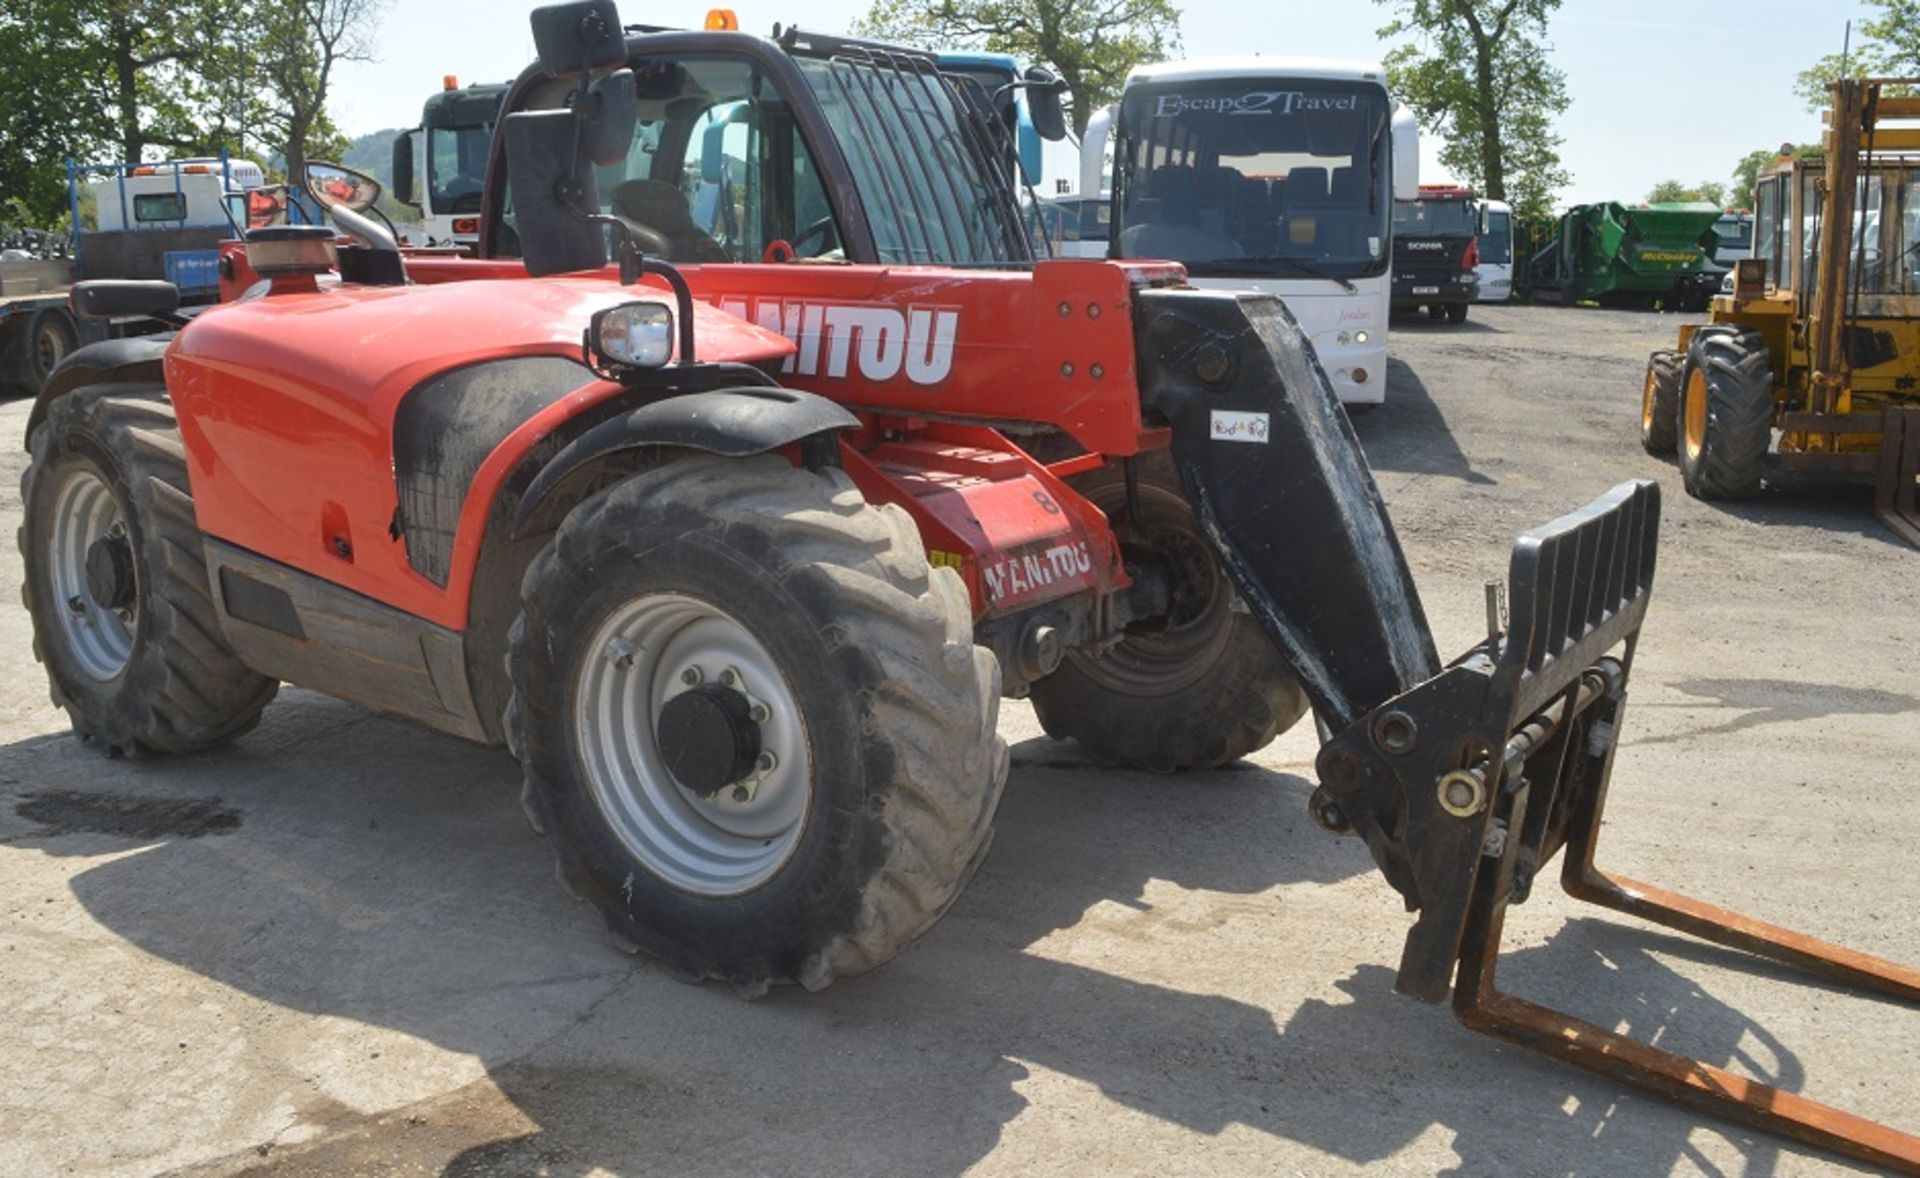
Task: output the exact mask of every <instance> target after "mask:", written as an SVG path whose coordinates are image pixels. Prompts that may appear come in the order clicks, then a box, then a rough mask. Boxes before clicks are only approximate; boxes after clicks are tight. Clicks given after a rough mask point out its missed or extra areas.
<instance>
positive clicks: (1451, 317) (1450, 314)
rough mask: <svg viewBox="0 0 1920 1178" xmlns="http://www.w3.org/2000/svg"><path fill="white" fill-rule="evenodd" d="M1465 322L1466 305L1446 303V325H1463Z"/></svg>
mask: <svg viewBox="0 0 1920 1178" xmlns="http://www.w3.org/2000/svg"><path fill="white" fill-rule="evenodd" d="M1466 321H1467V305H1466V304H1465V303H1448V304H1447V322H1448V323H1465V322H1466Z"/></svg>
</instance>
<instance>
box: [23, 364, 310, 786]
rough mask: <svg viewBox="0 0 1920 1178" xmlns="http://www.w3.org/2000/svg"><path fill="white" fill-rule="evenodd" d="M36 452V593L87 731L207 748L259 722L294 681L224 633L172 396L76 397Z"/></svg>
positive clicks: (85, 392)
mask: <svg viewBox="0 0 1920 1178" xmlns="http://www.w3.org/2000/svg"><path fill="white" fill-rule="evenodd" d="M30 448H31V450H32V452H33V460H32V462H31V463H30V464H29V465H28V467H27V470H26V473H25V475H23V476H22V478H21V482H20V494H21V498H22V499H23V500H24V501H25V519H24V521H23V522H22V524H21V527H20V533H19V540H20V554H21V556H22V557H23V558H24V559H25V563H26V574H27V575H26V584H25V586H24V588H23V589H22V596H23V597H24V599H25V601H26V605H27V612H28V613H29V614H31V615H32V617H33V630H34V638H33V654H34V657H35V658H36V659H38V660H40V661H41V662H42V663H44V664H46V668H47V677H48V679H49V680H50V681H51V687H52V696H53V702H54V703H55V704H56V705H57V706H59V707H63V708H65V709H66V711H67V715H68V717H69V718H70V719H71V720H72V722H73V731H74V734H75V735H76V736H78V737H79V738H80V740H81V742H82V743H85V744H90V745H93V746H95V747H97V748H99V749H100V750H101V751H103V752H105V753H107V754H108V755H109V756H116V757H117V756H126V755H139V754H152V753H188V752H198V751H200V750H202V749H209V748H214V747H217V746H219V745H222V744H225V743H227V742H228V741H230V740H232V739H234V738H235V737H237V736H239V735H240V734H241V733H243V732H245V731H247V730H248V729H250V728H252V727H253V726H254V725H255V724H256V723H258V722H259V719H260V713H261V711H262V710H264V709H265V708H266V706H267V703H268V702H269V701H271V700H272V699H273V696H274V693H275V692H276V691H277V690H278V689H279V686H280V685H279V684H278V683H277V682H276V681H274V680H272V679H267V678H263V677H261V676H260V675H256V674H254V673H253V672H252V671H250V670H249V669H247V667H246V666H245V665H244V664H243V663H241V661H240V659H239V657H238V656H237V655H235V654H234V653H233V650H232V648H230V647H229V646H228V645H227V642H226V638H225V636H224V635H223V634H222V633H221V630H220V622H219V619H218V617H217V616H216V614H215V612H214V606H213V595H212V591H211V588H210V585H209V582H208V578H207V564H206V558H205V555H204V553H203V551H202V543H201V535H200V530H199V527H198V525H197V524H196V523H195V522H194V514H193V499H192V497H191V495H190V493H189V490H188V484H187V471H186V455H185V452H184V450H183V449H182V448H181V445H180V434H179V430H178V428H177V427H176V425H175V422H174V415H173V406H172V405H170V404H168V403H167V401H166V400H165V390H164V389H163V388H162V387H160V386H158V385H103V386H95V387H93V388H87V389H80V390H77V391H75V392H73V393H71V394H69V395H67V396H65V397H62V398H61V399H60V400H58V401H56V402H54V404H53V406H52V408H51V409H49V410H48V412H47V419H46V421H45V422H43V423H42V424H41V425H40V427H39V428H37V429H35V430H34V432H33V440H32V444H31V447H30ZM103 593H104V594H105V595H106V599H105V600H103V599H102V594H103Z"/></svg>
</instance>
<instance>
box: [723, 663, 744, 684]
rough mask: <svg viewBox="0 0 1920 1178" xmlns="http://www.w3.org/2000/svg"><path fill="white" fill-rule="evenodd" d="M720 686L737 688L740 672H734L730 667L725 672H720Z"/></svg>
mask: <svg viewBox="0 0 1920 1178" xmlns="http://www.w3.org/2000/svg"><path fill="white" fill-rule="evenodd" d="M720 686H722V687H735V688H737V687H739V686H740V672H738V671H736V670H734V669H733V668H732V667H728V668H727V669H726V670H724V671H722V672H720Z"/></svg>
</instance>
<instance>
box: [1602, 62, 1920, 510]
mask: <svg viewBox="0 0 1920 1178" xmlns="http://www.w3.org/2000/svg"><path fill="white" fill-rule="evenodd" d="M1916 88H1920V79H1876V78H1869V79H1842V80H1840V81H1836V82H1834V83H1833V84H1832V85H1831V86H1830V87H1829V90H1830V93H1831V95H1832V102H1831V105H1830V106H1829V108H1828V110H1827V111H1826V112H1824V114H1823V116H1822V118H1823V121H1824V122H1825V124H1826V130H1825V132H1824V134H1823V136H1822V140H1821V146H1822V148H1823V153H1822V158H1820V159H1815V160H1792V159H1789V158H1785V157H1783V158H1782V159H1781V160H1780V161H1779V163H1778V164H1776V165H1775V166H1774V167H1773V168H1772V169H1770V170H1768V171H1766V172H1763V173H1762V175H1761V176H1760V179H1759V181H1758V183H1757V184H1756V185H1755V186H1754V249H1753V256H1752V257H1751V258H1746V259H1742V260H1740V261H1739V262H1736V263H1735V269H1734V288H1733V293H1732V294H1730V295H1728V294H1722V295H1720V296H1718V297H1716V298H1715V299H1714V300H1713V305H1712V308H1711V311H1710V313H1709V315H1708V322H1707V323H1706V324H1705V325H1703V326H1699V327H1695V326H1692V325H1689V326H1686V327H1682V328H1681V329H1680V338H1679V342H1678V345H1677V346H1676V347H1675V348H1674V349H1673V350H1671V351H1668V350H1662V351H1657V352H1654V353H1653V355H1652V356H1650V357H1649V358H1648V360H1647V374H1646V381H1645V384H1644V385H1643V387H1642V393H1641V403H1640V440H1641V444H1642V445H1644V446H1645V447H1646V449H1647V452H1648V453H1650V454H1655V455H1662V456H1664V455H1668V454H1672V453H1674V452H1675V450H1676V449H1677V450H1678V451H1679V459H1680V472H1681V475H1682V477H1683V479H1684V481H1685V483H1686V488H1687V492H1688V493H1689V494H1691V495H1693V496H1694V497H1696V498H1699V499H1739V498H1744V497H1746V496H1749V495H1752V494H1754V493H1755V492H1757V491H1758V490H1759V489H1760V482H1761V478H1762V475H1763V474H1764V472H1765V471H1766V469H1767V465H1768V461H1767V460H1768V455H1769V452H1772V453H1774V454H1776V455H1777V463H1778V468H1779V469H1781V470H1786V471H1809V472H1816V473H1821V474H1830V475H1840V476H1865V477H1871V478H1873V479H1874V480H1875V494H1874V507H1875V510H1876V512H1877V513H1878V514H1879V516H1880V518H1881V519H1882V520H1884V521H1885V522H1886V523H1887V525H1888V526H1889V527H1891V528H1892V529H1893V530H1894V531H1896V532H1898V533H1899V534H1900V535H1901V536H1903V537H1905V538H1906V540H1907V541H1908V542H1910V543H1912V544H1915V545H1920V510H1917V509H1916V502H1915V499H1916V488H1917V487H1920V97H1908V96H1907V95H1910V94H1916V93H1920V89H1916ZM1776 432H1777V440H1776V437H1775V435H1776Z"/></svg>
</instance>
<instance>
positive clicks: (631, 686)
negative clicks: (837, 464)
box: [506, 457, 1008, 997]
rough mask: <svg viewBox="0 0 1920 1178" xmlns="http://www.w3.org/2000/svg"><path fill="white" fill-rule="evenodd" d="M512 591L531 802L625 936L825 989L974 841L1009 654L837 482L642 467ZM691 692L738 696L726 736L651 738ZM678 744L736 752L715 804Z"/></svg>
mask: <svg viewBox="0 0 1920 1178" xmlns="http://www.w3.org/2000/svg"><path fill="white" fill-rule="evenodd" d="M522 598H523V605H524V608H523V612H522V613H521V615H520V617H519V619H518V620H517V621H516V622H515V623H514V626H513V630H512V634H511V638H510V653H509V655H508V669H509V674H510V676H511V679H512V685H513V694H512V697H511V700H510V702H509V704H508V707H507V715H506V728H507V733H508V741H509V743H510V744H511V745H512V747H513V750H514V753H515V755H516V756H518V757H519V758H520V761H521V764H522V766H523V768H524V770H525V773H526V790H525V794H524V800H525V803H526V805H527V808H528V810H529V816H530V818H531V819H532V820H533V824H534V828H535V829H536V830H539V831H542V832H543V833H545V834H547V835H548V837H549V838H550V839H551V840H552V842H553V845H554V849H555V852H556V854H557V855H558V858H559V862H560V873H561V878H562V879H563V880H564V881H565V882H566V883H567V884H568V886H569V887H570V888H572V889H573V891H574V893H575V894H576V895H577V896H579V897H580V898H582V899H585V900H587V901H589V902H591V903H592V904H593V905H594V906H595V907H596V908H598V909H599V910H600V913H601V915H602V916H603V917H604V918H605V920H606V923H607V927H608V930H609V932H610V933H611V934H612V937H613V940H614V941H615V943H616V944H619V945H621V946H623V947H631V948H637V949H641V950H644V951H645V952H647V953H648V954H650V955H652V956H654V957H657V958H659V959H661V960H662V961H663V962H664V963H665V964H666V965H667V967H668V969H669V970H670V971H671V972H673V973H674V974H676V975H677V976H680V977H684V978H688V979H696V980H697V979H700V978H718V979H722V980H725V981H728V982H730V983H732V984H733V986H734V987H735V988H736V989H737V990H738V991H739V992H740V993H742V994H743V995H746V996H750V997H751V996H757V995H759V994H760V993H762V992H764V991H765V990H766V988H767V987H768V986H769V985H772V984H777V983H785V982H798V983H800V984H801V985H804V986H806V987H807V988H808V989H810V990H817V989H820V988H822V987H824V986H826V985H828V984H829V983H831V982H832V981H833V980H834V979H835V978H837V977H842V976H846V975H850V974H857V973H862V972H864V971H866V970H869V969H872V968H873V967H875V966H877V965H879V964H881V963H882V962H884V961H886V960H888V959H889V958H891V957H893V956H894V955H895V954H896V953H898V952H900V950H902V949H903V948H905V947H906V946H907V944H908V943H909V942H911V941H912V940H913V939H914V938H915V937H917V936H919V935H920V934H921V933H923V932H925V931H926V930H927V929H928V928H929V927H931V926H932V924H933V923H934V921H935V920H937V919H938V918H939V917H940V915H941V914H942V913H943V912H944V911H946V909H947V907H948V905H950V904H951V903H952V902H953V900H954V899H955V897H957V896H958V895H959V894H960V891H961V889H962V888H963V887H964V886H965V885H966V882H967V880H968V879H969V878H971V876H972V875H973V872H974V869H975V868H976V867H977V866H978V865H979V863H980V861H981V859H982V858H983V857H984V856H985V854H986V849H987V846H988V843H989V841H990V837H991V833H992V822H993V814H994V810H995V808H996V806H997V805H998V803H999V799H1000V792H1001V788H1002V786H1003V785H1004V784H1005V782H1006V776H1007V766H1008V757H1007V748H1006V744H1005V743H1004V742H1003V741H1002V740H1001V739H1000V737H999V735H998V733H997V732H996V730H995V724H996V721H997V718H998V713H999V697H1000V674H999V665H998V664H997V663H996V662H995V661H994V658H993V655H992V654H991V653H990V652H988V651H986V650H984V649H982V648H980V647H977V646H975V645H974V643H973V612H972V605H971V602H970V600H969V598H968V595H967V590H966V588H965V586H964V585H963V584H962V583H961V581H960V579H959V577H958V576H957V575H956V574H955V573H953V572H952V571H951V570H948V569H935V568H930V567H929V566H928V564H927V560H926V554H925V550H924V548H923V547H922V544H921V540H920V537H919V535H918V533H917V531H916V530H915V528H914V526H913V523H912V521H911V519H910V518H909V517H908V516H907V515H906V513H905V512H903V511H902V510H901V509H900V508H898V507H892V506H887V507H875V506H873V505H870V504H868V503H867V502H866V501H865V500H863V499H862V498H861V497H860V493H859V492H858V491H857V490H855V489H854V487H853V485H852V483H851V482H850V481H849V480H848V479H847V478H846V476H845V475H844V474H842V473H841V472H839V471H825V472H821V473H817V474H815V473H808V472H806V471H802V470H798V469H795V468H794V467H793V466H791V465H789V464H788V463H787V462H785V461H783V460H781V459H779V458H774V457H762V458H749V459H744V460H742V459H721V458H708V457H699V458H689V459H685V460H682V461H679V462H674V463H670V464H668V465H666V466H664V467H661V468H659V469H657V470H654V471H649V472H647V473H645V474H642V475H639V476H637V477H635V478H632V479H630V480H628V481H626V482H623V483H621V484H619V485H617V486H615V487H613V488H611V489H609V490H607V491H604V492H602V493H601V494H599V495H596V496H595V497H594V498H592V499H590V500H588V501H587V502H585V503H583V504H581V505H580V506H579V507H577V508H575V509H574V510H573V511H572V512H571V513H570V514H569V515H568V516H567V518H566V520H565V521H564V522H563V523H562V524H561V526H560V529H559V531H558V533H557V534H556V535H555V536H554V538H553V541H552V542H551V543H549V544H548V545H547V547H546V548H545V549H543V550H542V551H541V553H540V554H539V555H538V556H537V557H535V558H534V560H533V562H532V564H531V565H530V566H529V567H528V570H527V574H526V578H525V580H524V582H523V585H522ZM621 660H625V661H624V662H622V661H621ZM696 692H705V693H707V694H706V695H705V696H704V697H703V698H704V699H705V700H707V701H710V702H713V704H714V708H715V711H716V714H717V713H721V712H727V711H728V709H735V710H734V711H733V712H732V713H730V714H731V715H732V717H733V718H731V719H728V720H725V721H724V726H723V729H722V730H721V731H722V733H723V735H724V737H725V739H722V740H719V741H704V740H703V741H700V742H695V743H694V744H692V745H688V744H686V743H682V742H681V741H680V740H676V739H675V738H673V737H671V736H663V735H662V733H667V732H670V731H672V729H671V724H670V722H669V720H668V719H667V717H669V716H670V715H675V714H677V713H673V712H670V711H669V709H668V705H669V704H670V703H671V702H672V701H674V700H675V699H678V698H680V697H682V696H688V695H692V694H694V693H696ZM729 692H733V693H738V694H740V695H742V696H744V697H745V699H746V700H747V701H749V702H748V703H739V702H738V701H735V700H733V699H732V698H731V696H729V695H728V693H729ZM743 717H744V718H743ZM704 731H708V732H711V731H714V730H712V729H708V730H704ZM688 748H692V749H693V751H694V752H695V753H698V754H702V755H704V753H706V752H708V751H711V750H714V749H721V750H724V751H725V756H724V757H723V764H725V765H727V766H728V767H725V768H722V769H719V770H716V776H714V777H713V778H712V780H710V781H709V782H708V783H707V785H706V786H703V787H700V788H704V789H705V791H706V792H705V793H704V794H703V793H702V792H700V788H693V787H690V786H689V785H688V784H685V781H687V780H688V779H689V777H690V775H691V773H692V770H691V769H685V768H684V766H685V765H687V764H688V762H687V761H686V760H685V759H681V760H679V761H677V762H676V761H675V758H679V757H682V755H683V753H685V752H686V750H687V749H688ZM742 749H744V751H739V750H742ZM769 753H772V754H776V755H775V756H774V758H773V760H772V761H771V762H768V763H766V764H765V765H764V766H763V765H762V761H761V760H760V759H757V758H765V757H766V755H767V754H769ZM725 757H732V758H733V760H731V761H730V762H728V761H726V760H725ZM742 757H744V758H745V759H744V760H743V759H741V758H742ZM670 763H674V764H676V765H678V766H680V767H676V768H674V769H668V768H667V766H668V765H669V764H670ZM747 764H752V765H753V766H754V768H753V769H752V770H751V773H753V774H756V775H757V776H754V777H753V778H752V789H751V791H749V790H748V789H747V788H746V786H745V785H742V784H739V783H741V782H744V781H746V780H747V779H746V778H744V777H735V776H732V774H733V773H735V772H736V771H737V770H738V769H739V767H740V766H743V765H747ZM695 784H696V785H698V784H699V783H697V782H696V783H695Z"/></svg>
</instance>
